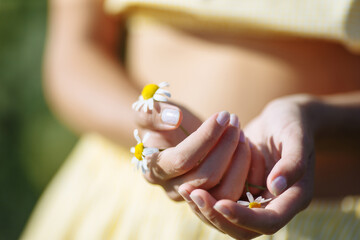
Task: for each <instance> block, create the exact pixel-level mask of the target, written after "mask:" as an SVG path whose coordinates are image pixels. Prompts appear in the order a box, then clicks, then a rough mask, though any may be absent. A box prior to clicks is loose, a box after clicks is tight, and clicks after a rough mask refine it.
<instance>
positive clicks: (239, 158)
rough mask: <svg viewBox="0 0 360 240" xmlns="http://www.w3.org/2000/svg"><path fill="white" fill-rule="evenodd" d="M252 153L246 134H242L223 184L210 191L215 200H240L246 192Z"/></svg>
mask: <svg viewBox="0 0 360 240" xmlns="http://www.w3.org/2000/svg"><path fill="white" fill-rule="evenodd" d="M250 158H251V152H250V147H249V145H248V142H246V139H245V136H244V132H243V131H241V132H240V137H239V143H238V145H237V148H236V151H235V153H234V155H233V159H232V162H231V164H230V166H229V167H228V169H227V171H226V173H225V174H224V177H223V178H222V179H221V182H220V184H219V185H217V186H216V187H214V188H212V189H211V190H209V193H210V194H211V195H212V196H213V197H214V198H215V199H230V200H233V201H235V200H238V199H239V198H240V197H241V194H242V192H243V190H244V185H245V181H246V177H247V176H248V171H249V168H250ZM234 183H235V184H234Z"/></svg>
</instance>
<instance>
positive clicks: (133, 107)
mask: <svg viewBox="0 0 360 240" xmlns="http://www.w3.org/2000/svg"><path fill="white" fill-rule="evenodd" d="M137 104H138V102H137V101H136V102H134V103H133V104H132V105H131V108H132V109H136V106H137Z"/></svg>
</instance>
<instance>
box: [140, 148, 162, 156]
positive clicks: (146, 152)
mask: <svg viewBox="0 0 360 240" xmlns="http://www.w3.org/2000/svg"><path fill="white" fill-rule="evenodd" d="M157 152H159V149H157V148H144V150H143V154H144V156H149V155H151V154H154V153H157Z"/></svg>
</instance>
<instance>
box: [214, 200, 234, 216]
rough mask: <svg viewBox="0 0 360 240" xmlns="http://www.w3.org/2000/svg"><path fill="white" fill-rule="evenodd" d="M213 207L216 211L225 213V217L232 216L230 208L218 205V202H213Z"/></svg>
mask: <svg viewBox="0 0 360 240" xmlns="http://www.w3.org/2000/svg"><path fill="white" fill-rule="evenodd" d="M214 209H215V210H216V211H218V212H219V213H221V214H222V215H225V216H226V217H231V216H232V215H231V212H230V210H229V209H228V208H226V207H224V206H222V205H220V204H217V203H215V205H214Z"/></svg>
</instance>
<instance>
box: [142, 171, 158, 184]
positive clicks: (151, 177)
mask: <svg viewBox="0 0 360 240" xmlns="http://www.w3.org/2000/svg"><path fill="white" fill-rule="evenodd" d="M144 178H145V180H146V181H147V182H148V183H151V184H158V182H159V181H158V180H157V179H156V178H155V177H154V174H153V173H152V171H150V172H147V173H146V174H144Z"/></svg>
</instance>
